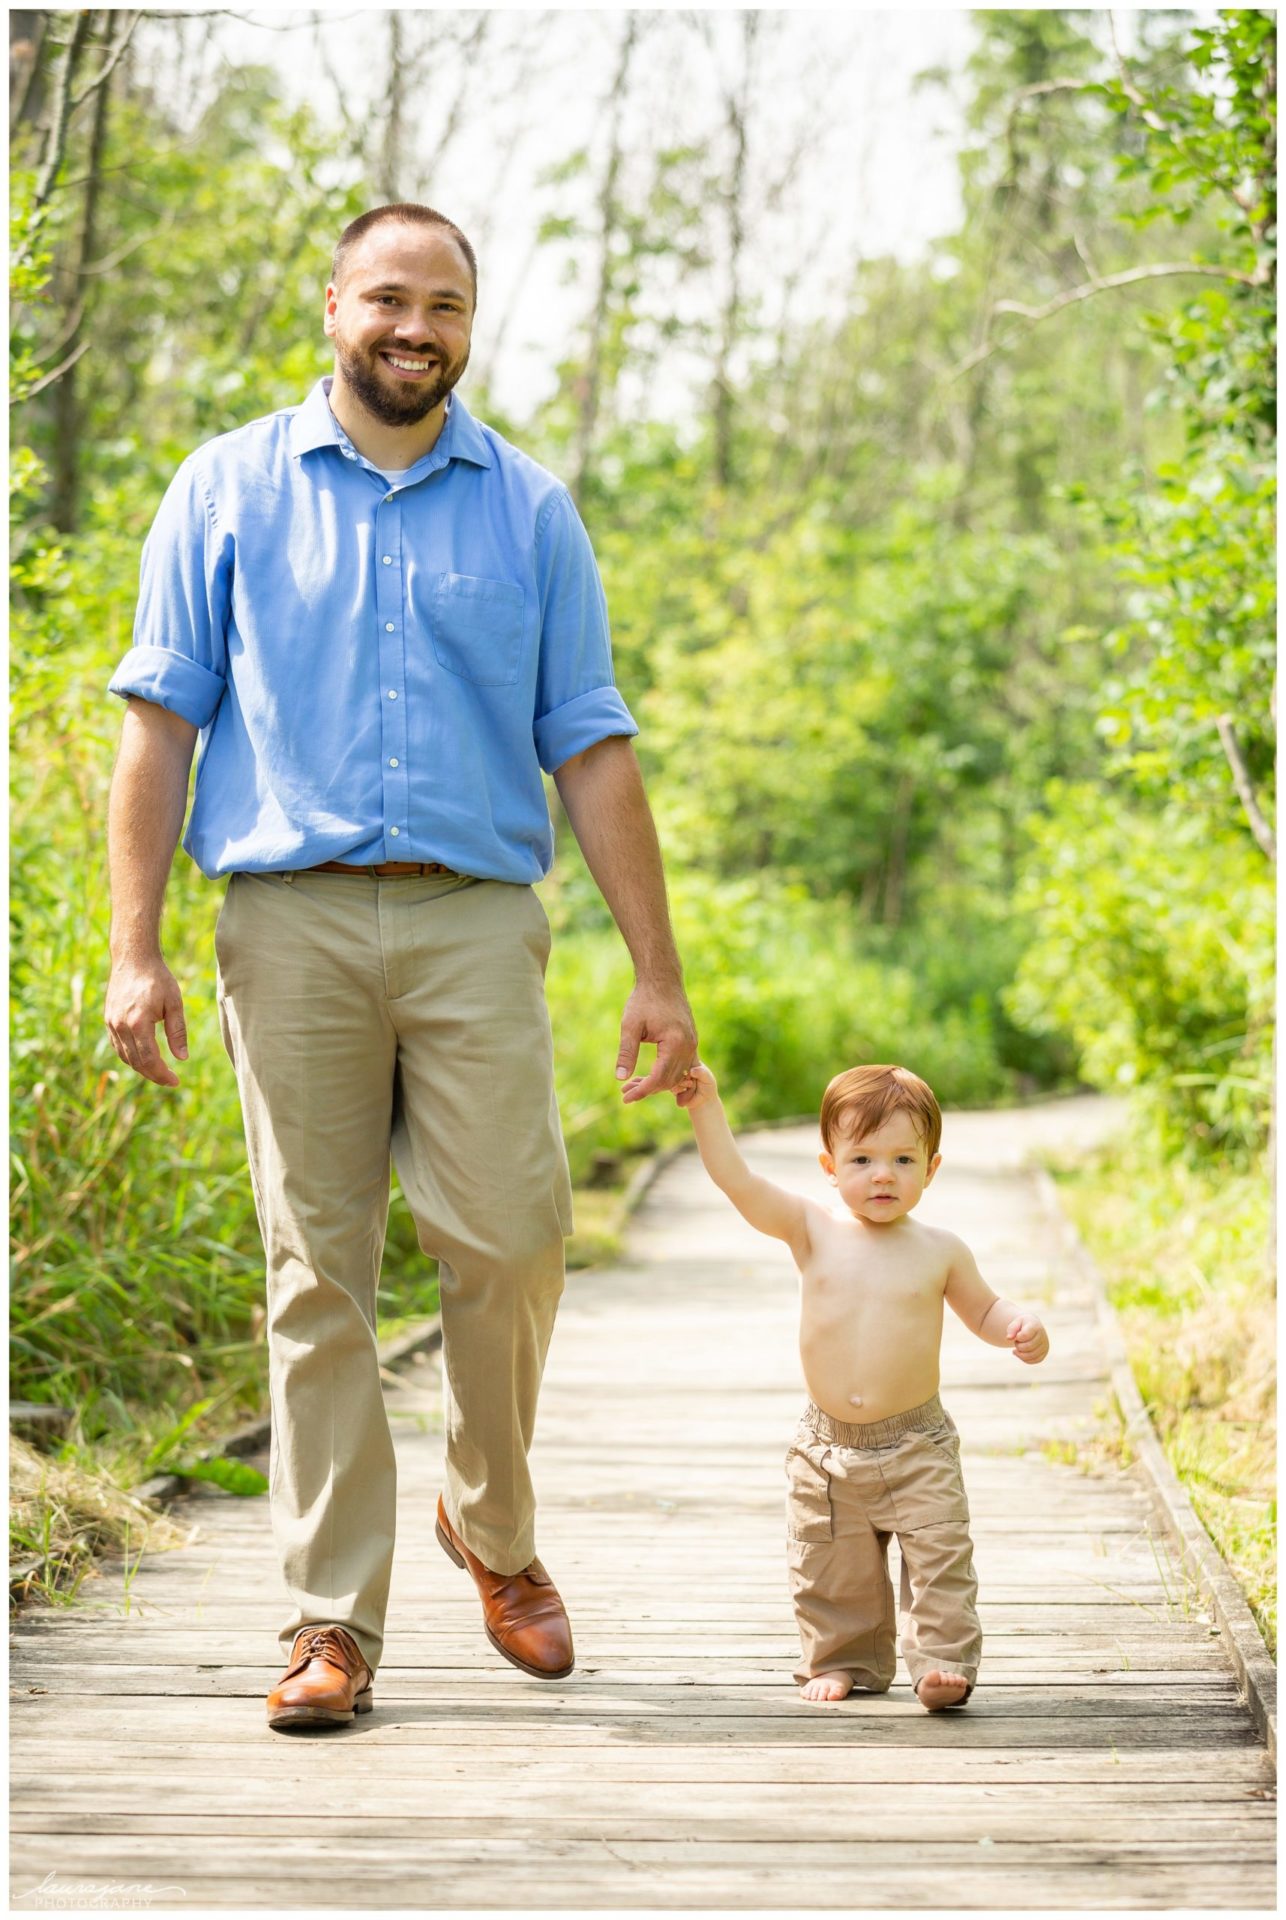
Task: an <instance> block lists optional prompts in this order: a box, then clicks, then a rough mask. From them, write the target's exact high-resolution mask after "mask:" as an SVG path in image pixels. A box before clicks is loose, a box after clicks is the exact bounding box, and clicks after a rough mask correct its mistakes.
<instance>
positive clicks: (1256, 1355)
mask: <svg viewBox="0 0 1286 1920" xmlns="http://www.w3.org/2000/svg"><path fill="white" fill-rule="evenodd" d="M1058 1178H1059V1182H1060V1190H1061V1192H1062V1194H1063V1198H1064V1200H1065V1201H1066V1204H1067V1207H1068V1210H1069V1212H1070V1213H1071V1215H1072V1218H1073V1219H1074V1220H1075V1222H1076V1225H1077V1228H1078V1230H1079V1232H1080V1233H1081V1235H1082V1237H1083V1238H1084V1240H1085V1243H1086V1245H1087V1246H1088V1247H1089V1248H1090V1249H1091V1251H1092V1252H1093V1253H1094V1255H1095V1257H1096V1259H1097V1260H1098V1261H1099V1264H1100V1265H1101V1267H1102V1269H1103V1273H1104V1276H1105V1278H1106V1280H1107V1283H1108V1288H1109V1292H1110V1294H1111V1299H1112V1304H1113V1305H1114V1306H1115V1308H1116V1309H1117V1312H1118V1314H1119V1316H1120V1319H1121V1326H1122V1330H1123V1333H1124V1336H1125V1342H1126V1347H1127V1349H1128V1351H1129V1356H1130V1364H1131V1366H1132V1367H1133V1369H1134V1375H1135V1378H1136V1380H1137V1381H1138V1384H1139V1391H1140V1393H1141V1394H1142V1396H1143V1399H1144V1401H1145V1402H1146V1403H1147V1407H1148V1411H1149V1413H1150V1415H1151V1417H1152V1422H1153V1424H1154V1426H1155V1427H1156V1430H1157V1434H1158V1436H1159V1438H1160V1440H1161V1444H1162V1446H1163V1447H1164V1448H1165V1451H1166V1454H1167V1456H1168V1457H1169V1460H1170V1464H1171V1466H1172V1467H1173V1468H1174V1470H1175V1472H1176V1473H1177V1475H1178V1477H1179V1479H1180V1480H1181V1481H1182V1482H1183V1483H1184V1485H1185V1486H1186V1488H1187V1490H1188V1494H1189V1497H1190V1498H1191V1500H1192V1503H1193V1506H1194V1507H1195V1508H1196V1510H1197V1512H1198V1514H1199V1515H1200V1516H1201V1519H1202V1521H1203V1523H1204V1525H1205V1527H1206V1530H1207V1531H1208V1533H1209V1534H1210V1536H1211V1538H1212V1539H1213V1540H1214V1543H1215V1545H1216V1546H1217V1547H1218V1549H1219V1551H1220V1553H1221V1554H1222V1555H1223V1557H1224V1559H1225V1560H1226V1561H1227V1562H1228V1565H1229V1566H1230V1567H1231V1568H1232V1570H1233V1572H1234V1573H1235V1574H1236V1575H1237V1578H1238V1579H1239V1581H1240V1582H1241V1585H1242V1587H1243V1589H1244V1591H1245V1594H1246V1598H1247V1600H1248V1602H1249V1604H1250V1606H1251V1608H1252V1610H1253V1612H1254V1613H1255V1616H1256V1618H1257V1619H1258V1621H1259V1625H1260V1627H1261V1629H1262V1631H1263V1633H1264V1637H1265V1639H1266V1640H1267V1642H1268V1644H1269V1646H1270V1647H1275V1646H1276V1639H1277V1599H1276V1564H1277V1493H1276V1452H1277V1396H1276V1377H1277V1376H1276V1338H1275V1335H1276V1317H1277V1316H1276V1294H1275V1288H1274V1283H1273V1269H1272V1259H1271V1252H1270V1245H1269V1238H1270V1233H1271V1220H1270V1197H1269V1192H1268V1182H1267V1179H1266V1178H1265V1170H1264V1169H1263V1168H1256V1169H1254V1170H1253V1171H1251V1172H1249V1173H1247V1172H1245V1171H1244V1170H1241V1169H1239V1168H1236V1167H1233V1166H1223V1167H1220V1166H1218V1165H1215V1166H1211V1165H1209V1164H1205V1165H1202V1166H1199V1167H1192V1166H1188V1165H1185V1164H1184V1163H1182V1162H1180V1161H1175V1160H1167V1159H1165V1158H1164V1157H1163V1156H1162V1155H1160V1154H1159V1153H1155V1152H1152V1151H1150V1150H1149V1146H1148V1143H1147V1142H1146V1141H1145V1140H1143V1139H1140V1140H1138V1141H1136V1142H1135V1143H1134V1144H1133V1145H1132V1146H1130V1147H1128V1148H1126V1149H1125V1151H1124V1152H1123V1153H1122V1152H1120V1151H1119V1150H1118V1151H1117V1152H1116V1153H1114V1154H1111V1155H1108V1154H1099V1155H1097V1156H1095V1157H1093V1158H1092V1159H1090V1160H1088V1161H1086V1162H1084V1163H1082V1164H1080V1165H1078V1166H1076V1167H1074V1168H1065V1169H1062V1170H1061V1171H1060V1172H1059V1174H1058Z"/></svg>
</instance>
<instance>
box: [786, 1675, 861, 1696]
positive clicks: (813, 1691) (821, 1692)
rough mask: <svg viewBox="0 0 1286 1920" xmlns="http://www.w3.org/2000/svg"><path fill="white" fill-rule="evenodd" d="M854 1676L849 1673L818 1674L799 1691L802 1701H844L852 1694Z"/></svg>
mask: <svg viewBox="0 0 1286 1920" xmlns="http://www.w3.org/2000/svg"><path fill="white" fill-rule="evenodd" d="M852 1691H853V1681H852V1676H851V1675H850V1674H847V1673H816V1674H814V1675H813V1677H812V1679H811V1680H806V1681H805V1682H804V1684H803V1686H802V1687H801V1688H800V1689H799V1694H800V1698H801V1699H802V1700H842V1699H843V1698H844V1696H845V1694H849V1693H852Z"/></svg>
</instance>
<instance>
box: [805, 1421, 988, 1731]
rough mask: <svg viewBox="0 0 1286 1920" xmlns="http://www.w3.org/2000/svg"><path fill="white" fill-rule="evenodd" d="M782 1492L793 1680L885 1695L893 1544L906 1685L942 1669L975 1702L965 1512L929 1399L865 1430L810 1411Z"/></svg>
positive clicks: (950, 1434) (973, 1591)
mask: <svg viewBox="0 0 1286 1920" xmlns="http://www.w3.org/2000/svg"><path fill="white" fill-rule="evenodd" d="M786 1480H787V1496H786V1526H787V1534H788V1540H787V1559H788V1564H789V1568H790V1585H791V1597H792V1599H793V1601H794V1606H795V1619H796V1623H797V1625H798V1627H799V1640H800V1648H801V1655H800V1665H799V1667H798V1668H797V1669H796V1673H795V1678H796V1679H797V1680H799V1681H801V1682H802V1681H804V1680H810V1679H812V1678H813V1677H814V1675H816V1674H819V1673H838V1672H845V1673H849V1674H851V1675H852V1677H853V1684H854V1686H858V1687H866V1688H869V1689H870V1690H871V1692H873V1693H885V1692H887V1690H888V1688H889V1687H890V1686H891V1684H892V1681H893V1676H894V1673H895V1672H896V1670H897V1658H896V1654H895V1651H894V1635H895V1629H896V1613H895V1610H894V1604H893V1587H892V1584H891V1582H890V1580H889V1572H888V1550H889V1541H890V1539H891V1538H892V1536H893V1535H894V1534H896V1535H897V1539H898V1545H899V1547H900V1549H901V1553H902V1615H903V1625H902V1657H903V1659H904V1660H905V1661H906V1665H907V1671H908V1672H909V1673H910V1676H911V1684H912V1685H913V1686H915V1685H918V1683H919V1682H920V1680H922V1679H923V1677H924V1675H925V1674H926V1673H931V1672H932V1671H933V1669H934V1668H935V1667H940V1668H942V1669H943V1670H944V1671H947V1672H951V1673H962V1674H964V1676H965V1678H966V1679H967V1680H968V1681H969V1684H970V1691H972V1689H973V1682H974V1680H975V1679H976V1677H977V1672H978V1661H979V1658H980V1656H981V1653H982V1632H981V1629H980V1628H979V1625H978V1615H977V1611H976V1600H977V1593H978V1583H977V1581H976V1579H975V1578H974V1571H973V1545H972V1542H971V1541H970V1538H969V1506H968V1502H967V1501H966V1499H965V1490H964V1481H963V1480H962V1478H961V1475H960V1441H959V1437H958V1435H957V1433H956V1429H955V1425H954V1423H953V1421H952V1420H951V1417H950V1415H949V1414H947V1413H946V1412H945V1410H944V1409H943V1406H942V1402H941V1401H940V1400H939V1399H938V1397H937V1395H936V1394H935V1395H934V1397H933V1399H932V1400H926V1401H925V1403H924V1405H923V1406H920V1407H912V1408H910V1409H909V1411H907V1412H906V1413H900V1414H895V1415H894V1416H893V1417H892V1418H891V1419H889V1420H877V1421H872V1422H870V1423H869V1424H867V1425H864V1426H862V1425H857V1424H852V1425H849V1424H846V1423H844V1422H842V1421H838V1420H832V1419H831V1418H830V1416H829V1415H828V1414H825V1413H822V1412H821V1411H820V1409H818V1408H817V1407H814V1406H813V1405H812V1404H811V1402H810V1404H809V1406H808V1408H807V1409H806V1411H805V1413H804V1417H803V1419H802V1420H801V1421H800V1424H799V1428H798V1430H797V1432H796V1435H795V1440H794V1444H793V1445H792V1447H791V1449H790V1451H789V1453H788V1454H787V1455H786ZM967 1697H968V1696H966V1698H967Z"/></svg>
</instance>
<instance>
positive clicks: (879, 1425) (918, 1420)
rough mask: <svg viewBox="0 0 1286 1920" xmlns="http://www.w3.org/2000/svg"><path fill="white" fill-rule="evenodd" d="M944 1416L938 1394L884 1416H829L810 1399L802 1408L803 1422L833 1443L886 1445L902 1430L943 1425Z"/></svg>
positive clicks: (924, 1430) (923, 1430)
mask: <svg viewBox="0 0 1286 1920" xmlns="http://www.w3.org/2000/svg"><path fill="white" fill-rule="evenodd" d="M946 1419H947V1412H946V1408H945V1407H944V1406H943V1404H942V1401H941V1398H940V1397H939V1395H938V1394H936V1393H935V1394H934V1396H933V1398H932V1400H926V1401H925V1402H924V1404H923V1405H922V1406H919V1407H908V1408H907V1410H906V1412H905V1413H891V1414H890V1415H889V1417H888V1419H887V1420H867V1421H864V1422H861V1423H859V1422H857V1421H853V1420H832V1419H831V1416H830V1415H829V1413H823V1412H822V1410H821V1408H820V1407H816V1406H814V1405H813V1403H812V1401H811V1400H810V1401H809V1403H808V1405H807V1406H806V1407H805V1408H804V1417H803V1424H804V1425H805V1426H806V1427H808V1428H809V1429H810V1431H811V1432H813V1433H815V1434H816V1435H817V1438H818V1439H819V1440H829V1441H830V1442H831V1444H832V1446H836V1447H886V1446H887V1445H888V1444H889V1441H890V1440H896V1439H897V1438H898V1436H899V1434H903V1433H929V1432H931V1431H932V1429H933V1428H934V1427H940V1426H942V1425H944V1423H945V1422H946Z"/></svg>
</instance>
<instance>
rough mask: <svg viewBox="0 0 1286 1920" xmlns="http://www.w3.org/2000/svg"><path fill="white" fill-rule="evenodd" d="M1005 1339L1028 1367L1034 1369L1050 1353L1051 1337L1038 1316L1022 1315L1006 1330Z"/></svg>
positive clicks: (1031, 1314) (1011, 1322) (1012, 1321)
mask: <svg viewBox="0 0 1286 1920" xmlns="http://www.w3.org/2000/svg"><path fill="white" fill-rule="evenodd" d="M1005 1338H1006V1340H1008V1341H1009V1342H1010V1344H1011V1345H1012V1347H1013V1350H1014V1352H1015V1353H1016V1354H1017V1355H1018V1358H1019V1359H1020V1360H1021V1361H1023V1363H1024V1364H1025V1365H1026V1366H1029V1367H1034V1366H1035V1365H1036V1363H1037V1362H1038V1361H1040V1360H1043V1359H1044V1358H1045V1355H1046V1354H1047V1353H1048V1352H1049V1335H1048V1334H1047V1333H1046V1331H1045V1329H1044V1327H1043V1325H1042V1324H1041V1320H1040V1317H1039V1315H1038V1314H1034V1313H1020V1314H1019V1316H1018V1318H1017V1319H1016V1320H1011V1321H1010V1322H1009V1325H1008V1326H1007V1327H1006V1328H1005Z"/></svg>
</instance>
